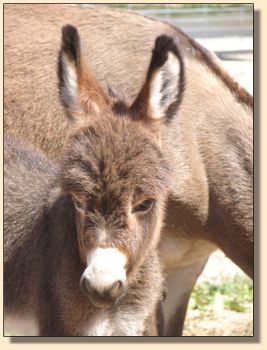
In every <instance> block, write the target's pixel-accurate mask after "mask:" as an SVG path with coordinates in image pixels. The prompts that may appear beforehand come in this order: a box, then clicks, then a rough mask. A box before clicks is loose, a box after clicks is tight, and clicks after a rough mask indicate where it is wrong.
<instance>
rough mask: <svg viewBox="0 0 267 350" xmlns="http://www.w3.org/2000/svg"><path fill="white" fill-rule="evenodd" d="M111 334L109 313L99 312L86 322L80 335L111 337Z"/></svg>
mask: <svg viewBox="0 0 267 350" xmlns="http://www.w3.org/2000/svg"><path fill="white" fill-rule="evenodd" d="M112 332H113V327H112V322H111V315H110V312H109V311H106V310H99V311H97V312H96V313H95V314H94V316H93V317H92V318H91V319H90V321H88V322H87V323H86V324H85V325H84V327H83V331H82V333H83V334H84V335H86V336H111V335H112Z"/></svg>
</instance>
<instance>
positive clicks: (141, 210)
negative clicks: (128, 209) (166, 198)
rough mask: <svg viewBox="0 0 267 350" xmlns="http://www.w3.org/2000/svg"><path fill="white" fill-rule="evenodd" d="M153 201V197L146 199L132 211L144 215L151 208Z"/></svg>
mask: <svg viewBox="0 0 267 350" xmlns="http://www.w3.org/2000/svg"><path fill="white" fill-rule="evenodd" d="M154 203H155V200H154V199H146V200H145V201H143V202H142V203H140V204H138V205H137V206H136V207H134V208H133V210H132V213H135V214H137V215H146V214H148V213H149V212H150V210H151V209H152V208H153V206H154Z"/></svg>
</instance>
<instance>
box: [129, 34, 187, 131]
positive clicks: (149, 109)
mask: <svg viewBox="0 0 267 350" xmlns="http://www.w3.org/2000/svg"><path fill="white" fill-rule="evenodd" d="M184 80H185V78H184V63H183V59H182V56H181V54H180V52H179V50H178V48H177V46H176V45H175V43H174V41H173V39H172V38H170V37H168V36H166V35H161V36H159V37H158V38H157V39H156V41H155V47H154V49H153V51H152V58H151V61H150V65H149V68H148V72H147V76H146V81H145V83H144V85H143V87H142V89H141V91H140V92H139V94H138V96H137V98H136V100H135V101H134V102H133V104H132V106H131V107H130V111H131V115H132V116H133V118H134V119H137V120H143V121H145V122H148V123H152V124H155V122H156V121H157V122H167V121H169V120H170V119H171V118H172V116H173V115H174V114H175V113H176V112H177V110H178V107H179V105H180V103H181V100H182V95H183V91H184V84H185V82H184Z"/></svg>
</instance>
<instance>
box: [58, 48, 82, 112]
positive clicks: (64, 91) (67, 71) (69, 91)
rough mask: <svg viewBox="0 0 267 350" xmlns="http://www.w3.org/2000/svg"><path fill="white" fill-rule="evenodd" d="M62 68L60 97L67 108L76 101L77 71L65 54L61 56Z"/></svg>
mask: <svg viewBox="0 0 267 350" xmlns="http://www.w3.org/2000/svg"><path fill="white" fill-rule="evenodd" d="M62 68H63V80H64V84H63V86H62V88H61V96H62V99H63V101H64V102H65V103H66V104H67V106H69V107H71V106H73V105H75V104H76V101H77V89H78V83H77V71H76V67H75V65H74V64H73V63H72V62H71V61H70V60H69V59H68V57H67V56H66V55H65V54H63V55H62Z"/></svg>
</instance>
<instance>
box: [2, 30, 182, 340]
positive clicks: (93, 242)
mask: <svg viewBox="0 0 267 350" xmlns="http://www.w3.org/2000/svg"><path fill="white" fill-rule="evenodd" d="M58 77H59V92H60V99H61V102H62V105H63V107H64V108H65V111H66V115H67V117H68V119H69V120H71V121H72V123H71V124H72V128H73V130H72V133H71V134H70V136H69V138H68V141H67V143H66V146H65V149H64V156H63V160H62V162H61V165H60V166H59V167H58V166H56V165H55V164H54V163H52V162H51V161H49V160H48V159H47V158H46V157H45V156H44V155H42V154H41V153H40V152H38V151H36V150H35V149H34V148H32V147H31V146H28V145H24V144H22V143H20V142H19V141H17V140H15V139H12V138H10V137H9V138H7V139H6V142H5V184H4V190H5V206H4V304H5V317H6V316H7V315H15V316H16V317H17V316H22V317H26V316H27V317H28V316H30V317H32V318H33V319H34V320H35V322H36V324H37V327H38V334H39V335H42V336H70V335H72V336H79V335H101V336H103V335H118V336H119V335H120V336H123V335H124V336H131V335H142V334H144V332H145V325H146V324H147V322H148V320H149V318H150V317H151V316H153V315H154V313H155V309H156V306H157V304H158V302H159V300H160V298H161V295H162V280H163V278H162V271H161V265H160V263H159V258H158V250H157V245H158V242H159V236H160V228H161V223H162V217H163V213H164V203H165V200H166V198H167V195H168V192H169V189H170V186H171V183H172V172H171V167H170V164H169V163H168V159H166V158H165V156H164V153H163V152H162V151H161V142H160V140H161V131H162V129H163V128H164V127H165V126H164V124H165V121H167V119H168V118H171V117H172V115H173V114H174V113H176V112H177V109H178V106H179V104H180V102H181V97H182V91H183V86H184V85H183V84H184V72H183V61H182V59H181V57H180V54H179V51H178V49H177V47H176V46H175V44H174V43H173V41H172V39H170V38H168V37H166V36H161V37H159V38H157V40H156V42H155V48H154V50H153V54H152V58H151V62H150V65H149V68H148V72H147V76H146V80H145V82H144V84H143V87H142V88H141V90H140V93H139V94H138V96H137V98H136V100H135V101H134V102H133V103H132V104H131V105H130V106H129V105H128V104H127V103H126V102H125V101H122V100H119V99H118V98H117V97H116V96H115V95H114V93H113V92H111V93H110V95H111V96H107V95H106V94H105V92H104V91H103V89H102V87H101V86H100V84H99V83H98V81H97V80H96V78H95V77H94V75H93V73H92V72H91V71H90V69H89V68H88V67H87V66H86V64H85V62H84V59H83V57H82V52H81V49H80V40H79V35H78V32H77V30H76V28H74V27H72V26H70V25H68V26H65V27H64V28H63V30H62V46H61V50H60V53H59V60H58ZM31 335H32V333H31Z"/></svg>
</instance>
